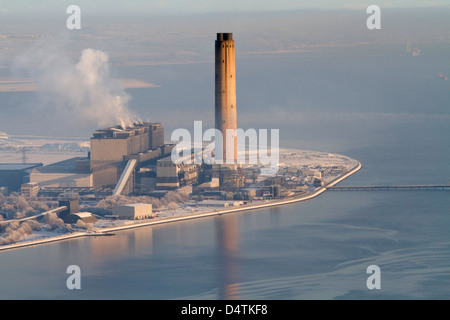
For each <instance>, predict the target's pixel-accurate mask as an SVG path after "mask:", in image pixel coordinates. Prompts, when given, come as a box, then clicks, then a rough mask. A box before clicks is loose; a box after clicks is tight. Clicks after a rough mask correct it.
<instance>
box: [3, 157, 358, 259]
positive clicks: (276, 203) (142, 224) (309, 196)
mask: <svg viewBox="0 0 450 320" xmlns="http://www.w3.org/2000/svg"><path fill="white" fill-rule="evenodd" d="M361 167H362V165H361V163H360V162H359V161H358V164H357V165H356V166H355V167H353V168H352V169H350V170H349V171H348V172H346V173H345V174H343V175H342V176H340V177H338V178H336V179H334V180H332V181H330V182H329V183H327V184H326V185H325V186H322V187H321V188H319V189H317V190H315V191H314V192H312V193H310V194H306V195H300V196H296V197H292V198H286V199H283V200H273V201H269V202H267V203H263V204H256V205H248V206H244V207H238V208H233V209H225V210H219V211H216V210H214V211H210V212H206V213H200V214H192V215H187V216H182V217H176V218H165V219H161V220H158V221H147V222H137V223H134V224H129V225H125V226H117V227H108V228H102V229H101V230H100V231H99V232H96V233H90V232H76V233H71V234H64V235H61V236H56V237H48V238H44V239H39V240H34V241H26V242H22V243H14V244H10V245H5V246H1V247H0V251H7V250H13V249H19V248H24V247H31V246H37V245H41V244H46V243H52V242H57V241H64V240H69V239H74V238H79V237H86V236H105V235H108V234H110V233H111V232H115V231H122V230H128V229H135V228H142V227H147V226H152V225H159V224H165V223H171V222H177V221H185V220H192V219H199V218H207V217H211V216H218V215H222V214H228V213H235V212H243V211H249V210H257V209H265V208H270V207H275V206H281V205H286V204H293V203H297V202H301V201H305V200H309V199H312V198H315V197H317V196H319V195H320V194H322V193H323V192H325V191H326V190H327V188H328V187H332V186H334V185H336V184H338V183H339V182H341V181H342V180H344V179H346V178H348V177H349V176H351V175H352V174H354V173H356V172H357V171H359V170H360V169H361Z"/></svg>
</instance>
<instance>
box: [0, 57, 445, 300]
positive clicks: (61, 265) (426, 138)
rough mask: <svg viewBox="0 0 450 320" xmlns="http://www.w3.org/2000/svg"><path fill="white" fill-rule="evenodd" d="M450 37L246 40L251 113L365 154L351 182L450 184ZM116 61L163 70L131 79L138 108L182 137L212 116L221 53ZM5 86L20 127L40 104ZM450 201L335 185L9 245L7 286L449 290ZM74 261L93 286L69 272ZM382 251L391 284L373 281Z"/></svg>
mask: <svg viewBox="0 0 450 320" xmlns="http://www.w3.org/2000/svg"><path fill="white" fill-rule="evenodd" d="M438 49H439V48H429V50H428V54H427V53H426V52H427V50H422V52H424V53H423V54H422V56H420V57H414V58H413V57H400V55H399V54H398V53H399V52H400V53H401V51H399V52H397V53H396V54H391V53H389V54H385V55H383V56H372V57H350V56H336V55H332V56H331V57H305V56H301V55H298V56H295V55H286V56H260V57H258V58H256V59H255V60H249V59H248V58H247V57H242V58H241V59H240V60H239V56H238V61H239V64H238V69H237V70H238V72H237V81H238V88H239V89H238V97H239V98H238V100H239V107H240V108H239V109H238V113H239V123H238V126H240V127H243V128H248V127H262V128H280V130H281V136H282V137H281V145H282V146H284V147H296V148H301V149H310V150H318V151H330V152H336V153H341V154H345V155H347V156H350V157H353V158H355V159H358V160H360V161H361V162H362V164H363V168H362V170H360V171H359V172H358V173H357V174H355V175H353V176H352V177H350V178H349V179H348V180H345V181H344V182H342V184H348V185H361V184H368V185H370V184H374V185H377V184H378V185H379V184H420V183H423V184H448V183H449V177H450V162H449V159H450V151H449V150H450V145H449V141H450V140H449V137H450V135H449V134H450V132H449V124H450V121H449V120H450V114H449V106H450V103H449V101H450V82H448V81H440V80H439V79H437V74H438V73H439V72H447V71H446V70H445V68H447V70H448V72H447V73H450V70H449V69H450V67H448V61H447V60H448V59H447V58H446V56H445V55H440V54H439V52H440V51H439V50H438ZM393 51H394V52H395V50H393ZM116 72H117V73H118V74H120V75H122V76H126V77H134V78H139V79H143V80H147V81H151V82H154V83H157V84H160V85H161V87H160V88H152V89H145V90H130V91H129V93H130V94H131V95H132V97H133V100H132V108H133V110H134V111H136V112H137V113H139V114H140V115H142V117H143V118H148V119H149V120H151V121H162V122H163V124H164V126H165V127H166V138H168V137H170V132H171V130H173V129H174V128H177V127H186V128H189V127H191V126H192V124H193V121H194V120H204V121H205V123H206V124H205V125H204V127H206V126H207V125H208V124H209V125H211V126H212V119H213V111H212V110H213V109H212V107H211V106H212V103H213V101H214V100H213V99H214V88H213V86H214V84H213V77H214V74H213V64H208V63H204V64H193V65H181V66H155V67H139V68H126V69H118V70H117V71H116ZM1 97H2V100H1V103H2V105H1V107H2V110H0V112H1V114H2V119H1V120H0V125H1V128H2V129H0V131H6V132H11V133H13V131H14V127H13V126H10V125H9V124H8V121H7V117H8V116H10V117H11V118H14V117H15V116H16V114H17V113H18V112H19V111H20V108H25V107H21V106H18V107H17V108H16V109H14V110H15V111H14V112H12V111H11V110H12V109H13V108H12V105H14V104H15V102H17V101H27V100H28V98H26V97H24V95H22V96H20V97H18V96H17V95H4V94H2V96H1ZM23 105H26V104H23ZM163 107H164V108H163ZM199 115H201V117H199ZM44 120H45V119H44ZM3 128H5V129H3ZM14 133H16V132H14ZM89 134H90V132H88V133H87V136H89ZM449 209H450V197H449V193H448V191H446V192H444V191H427V192H425V191H414V192H411V191H409V192H406V191H395V192H326V193H324V194H322V195H320V196H319V197H318V198H316V199H313V200H310V201H307V202H304V203H300V204H295V205H288V206H283V207H278V208H274V209H266V210H255V211H252V212H246V213H237V214H233V215H229V216H220V217H214V218H208V219H201V220H197V221H189V222H179V223H176V224H167V225H161V226H155V227H146V228H141V229H136V230H129V231H123V232H118V233H117V234H116V236H115V237H104V238H101V237H98V238H89V239H88V238H82V239H77V240H71V241H65V242H60V243H54V244H48V245H44V246H38V247H32V248H25V249H20V250H15V251H9V252H2V253H0V274H1V277H0V298H2V299H38V298H39V299H54V298H61V299H183V298H198V299H232V298H240V299H449V298H450V236H449V233H448V230H449V227H450V215H449V213H450V210H449ZM72 264H76V265H78V266H80V268H81V273H82V280H81V286H82V289H81V290H74V291H71V290H68V289H67V288H66V279H67V277H68V275H67V274H66V268H67V266H69V265H72ZM372 264H376V265H378V266H379V267H380V269H381V290H372V291H371V290H368V289H367V287H366V280H367V277H368V274H366V269H367V267H368V266H369V265H372Z"/></svg>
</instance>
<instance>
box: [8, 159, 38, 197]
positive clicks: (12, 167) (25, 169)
mask: <svg viewBox="0 0 450 320" xmlns="http://www.w3.org/2000/svg"><path fill="white" fill-rule="evenodd" d="M42 165H43V164H42V163H0V189H1V190H2V193H4V194H9V193H12V192H20V191H21V186H22V185H23V184H24V183H28V182H30V173H31V171H32V170H33V169H34V168H37V167H41V166H42Z"/></svg>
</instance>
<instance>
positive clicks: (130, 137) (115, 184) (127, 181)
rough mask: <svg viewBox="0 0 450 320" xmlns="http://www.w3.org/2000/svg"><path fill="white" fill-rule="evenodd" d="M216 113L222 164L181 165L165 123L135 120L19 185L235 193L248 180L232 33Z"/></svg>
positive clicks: (218, 76) (220, 42) (222, 52)
mask: <svg viewBox="0 0 450 320" xmlns="http://www.w3.org/2000/svg"><path fill="white" fill-rule="evenodd" d="M214 111H215V129H217V130H218V131H220V132H221V133H222V139H223V140H222V142H223V143H222V145H221V146H220V145H219V146H217V145H216V150H215V152H216V158H217V155H220V153H222V155H221V157H220V159H222V163H220V164H216V165H206V164H202V165H199V164H186V163H181V164H175V163H173V161H172V158H171V152H172V149H173V148H174V146H175V145H174V144H166V143H165V142H164V128H163V126H162V124H161V123H148V122H135V123H134V124H133V125H130V126H128V127H122V126H120V125H116V126H112V127H108V128H104V129H98V130H95V131H94V132H93V134H92V137H91V138H90V151H89V154H88V156H87V157H85V158H71V159H67V160H64V161H60V162H56V163H53V164H50V165H46V166H42V165H40V166H38V167H36V168H35V167H33V168H32V169H31V170H30V173H29V179H27V181H20V182H19V183H18V186H20V185H21V184H23V183H25V182H31V183H34V184H37V185H38V186H39V187H40V193H41V194H45V195H47V196H53V195H56V194H58V192H61V191H63V192H67V191H70V190H73V191H74V192H78V193H80V194H81V193H82V192H86V193H87V194H89V192H92V191H93V190H96V191H98V192H97V194H99V192H103V193H102V194H103V195H108V194H113V195H120V194H121V195H128V194H149V193H151V192H153V191H155V192H157V191H158V190H173V189H179V188H181V187H184V186H190V187H192V186H194V187H197V186H199V185H202V186H203V187H204V186H210V188H211V186H214V188H217V187H219V186H220V189H222V190H228V191H233V190H235V189H236V188H240V187H243V186H244V181H245V179H244V173H243V169H242V168H241V167H240V166H239V165H237V137H236V130H237V112H236V65H235V42H234V40H233V34H232V33H217V38H216V40H215V108H214ZM216 141H217V139H216ZM0 181H1V180H0ZM34 184H33V185H34ZM25 187H26V186H25ZM16 189H19V187H17V188H16ZM25 189H26V188H24V190H25ZM191 189H192V188H191ZM26 190H28V189H26ZM33 190H34V189H33Z"/></svg>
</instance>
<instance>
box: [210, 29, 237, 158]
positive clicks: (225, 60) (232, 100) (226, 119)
mask: <svg viewBox="0 0 450 320" xmlns="http://www.w3.org/2000/svg"><path fill="white" fill-rule="evenodd" d="M215 54H216V56H215V68H216V79H215V84H216V91H215V99H216V105H215V126H216V129H218V130H219V131H221V132H222V135H223V155H222V157H223V159H224V161H225V159H227V157H228V158H229V159H234V160H236V159H237V138H236V137H234V138H233V141H227V139H226V130H227V129H232V130H234V132H236V129H237V121H236V119H237V117H236V77H235V73H236V66H235V52H234V40H233V34H232V33H218V34H217V40H216V42H215ZM231 143H233V144H231ZM227 144H230V146H229V147H228V151H229V152H234V155H230V154H228V155H227Z"/></svg>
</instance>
